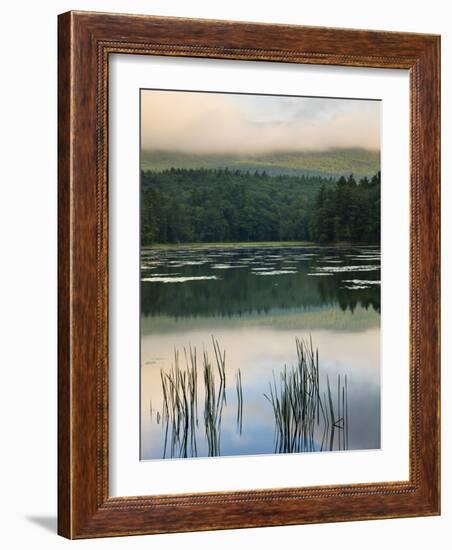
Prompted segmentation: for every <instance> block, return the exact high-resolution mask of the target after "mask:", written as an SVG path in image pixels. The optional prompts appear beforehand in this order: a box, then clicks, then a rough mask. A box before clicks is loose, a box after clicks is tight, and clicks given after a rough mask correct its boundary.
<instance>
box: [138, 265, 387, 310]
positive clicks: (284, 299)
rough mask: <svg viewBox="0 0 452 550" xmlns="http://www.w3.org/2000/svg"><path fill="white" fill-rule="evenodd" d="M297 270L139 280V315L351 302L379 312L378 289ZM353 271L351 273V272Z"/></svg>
mask: <svg viewBox="0 0 452 550" xmlns="http://www.w3.org/2000/svg"><path fill="white" fill-rule="evenodd" d="M297 270H298V271H297V273H293V274H284V275H281V276H258V275H256V274H253V273H251V272H250V271H249V270H248V269H228V270H226V269H225V270H223V271H221V272H219V271H220V270H218V271H216V272H214V270H211V271H209V274H211V273H214V274H215V275H216V276H218V277H220V276H221V279H218V280H202V281H187V282H184V283H179V284H178V283H173V284H165V283H161V282H155V283H149V282H143V283H142V284H141V293H142V297H141V312H142V314H143V315H146V316H148V315H162V314H165V315H170V316H173V317H175V318H179V317H198V316H229V315H240V314H247V313H264V314H265V313H268V312H270V311H271V310H274V309H293V308H315V307H322V306H325V305H326V306H335V305H339V307H340V308H341V309H342V310H343V311H345V310H347V309H348V310H350V311H352V312H353V311H354V310H355V308H356V307H357V305H361V306H362V307H364V308H365V309H367V308H369V307H371V308H373V309H374V310H375V311H377V312H379V311H380V288H379V286H377V285H372V286H370V287H369V288H362V289H357V290H348V289H346V288H343V281H344V280H347V279H349V278H351V277H353V273H345V274H344V273H334V274H332V275H330V276H325V277H318V276H311V275H308V273H309V272H310V269H309V268H306V267H305V266H297ZM187 273H188V276H199V275H204V274H205V273H206V268H205V266H192V267H191V268H190V269H186V270H185V271H184V275H185V274H187ZM365 275H366V278H367V279H369V280H372V279H373V280H378V278H379V271H373V272H369V273H366V274H365ZM355 276H357V275H356V274H355Z"/></svg>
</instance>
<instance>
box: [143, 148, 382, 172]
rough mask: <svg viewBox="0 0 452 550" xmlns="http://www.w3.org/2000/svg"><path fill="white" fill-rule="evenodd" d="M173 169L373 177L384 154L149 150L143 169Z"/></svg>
mask: <svg viewBox="0 0 452 550" xmlns="http://www.w3.org/2000/svg"><path fill="white" fill-rule="evenodd" d="M170 168H185V169H197V168H207V169H216V168H228V169H231V170H240V171H241V172H244V171H245V172H246V171H249V172H255V171H256V170H257V171H259V172H262V171H265V172H266V173H267V174H268V175H269V176H278V175H292V176H301V175H307V176H324V177H339V176H342V175H345V176H346V175H349V174H353V175H354V176H355V177H357V178H361V177H365V176H367V177H371V176H372V175H373V174H375V173H377V172H378V171H379V170H380V152H379V151H371V150H367V149H358V148H353V149H330V150H325V151H301V152H298V151H288V152H274V153H265V154H243V155H233V154H203V155H202V154H192V153H184V152H180V151H157V150H154V151H146V150H143V151H142V154H141V170H143V171H148V170H149V171H152V172H161V171H163V170H168V169H170Z"/></svg>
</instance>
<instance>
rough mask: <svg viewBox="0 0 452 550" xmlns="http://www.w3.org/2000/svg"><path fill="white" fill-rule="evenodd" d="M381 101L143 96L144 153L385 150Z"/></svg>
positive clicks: (185, 94) (151, 93) (165, 93)
mask: <svg viewBox="0 0 452 550" xmlns="http://www.w3.org/2000/svg"><path fill="white" fill-rule="evenodd" d="M380 108H381V102H380V101H371V100H358V99H332V98H317V97H316V98H313V97H294V96H290V97H288V96H268V95H244V94H222V93H206V92H181V91H160V90H142V92H141V142H142V148H143V149H144V150H161V151H180V152H184V153H191V154H239V155H240V154H242V155H246V154H265V153H271V152H283V151H284V152H292V151H322V150H326V149H332V148H348V147H361V148H365V149H373V150H379V149H380Z"/></svg>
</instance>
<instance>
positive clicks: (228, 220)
mask: <svg viewBox="0 0 452 550" xmlns="http://www.w3.org/2000/svg"><path fill="white" fill-rule="evenodd" d="M379 238H380V176H379V174H378V175H377V176H374V177H373V178H372V179H371V180H369V179H367V178H362V179H361V180H360V181H359V182H357V181H356V180H355V178H354V177H353V176H349V177H348V178H344V177H341V178H339V179H338V180H336V179H333V178H322V177H319V176H287V175H280V176H274V177H271V176H269V175H268V174H267V173H266V172H265V171H263V172H258V171H255V172H254V173H250V172H244V171H240V170H229V169H224V170H222V169H219V170H207V169H175V168H172V169H170V170H165V171H163V172H149V171H148V172H142V174H141V241H142V245H150V244H154V243H161V244H165V243H183V242H262V241H306V240H308V241H309V240H312V241H317V242H335V241H354V242H378V241H379Z"/></svg>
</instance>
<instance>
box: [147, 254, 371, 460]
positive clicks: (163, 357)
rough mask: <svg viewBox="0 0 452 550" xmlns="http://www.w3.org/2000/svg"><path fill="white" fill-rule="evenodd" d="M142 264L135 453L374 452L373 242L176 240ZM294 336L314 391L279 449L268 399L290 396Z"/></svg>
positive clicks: (295, 360)
mask: <svg viewBox="0 0 452 550" xmlns="http://www.w3.org/2000/svg"><path fill="white" fill-rule="evenodd" d="M141 263H142V275H141V280H142V282H141V308H142V310H141V311H142V313H141V384H142V386H141V458H142V459H151V458H171V457H174V458H176V457H177V458H178V457H180V456H182V457H185V456H187V457H193V456H209V455H210V456H212V455H222V456H227V455H241V454H243V455H250V454H268V453H274V452H302V451H328V450H347V449H349V450H352V449H375V448H379V446H380V365H379V362H380V314H379V311H380V284H379V282H380V251H379V248H377V247H370V246H367V247H357V246H355V247H319V246H249V247H243V246H240V247H229V246H224V247H211V248H206V247H202V248H199V247H192V248H189V247H182V246H181V247H175V248H166V249H161V248H156V249H148V250H143V252H142V259H141ZM212 337H213V339H214V340H212ZM297 339H301V341H302V342H304V343H305V344H309V345H310V343H311V342H312V348H313V349H314V350H316V351H317V352H318V363H317V365H318V385H317V386H315V387H314V390H315V388H317V389H318V391H316V390H315V391H313V392H312V391H311V397H309V399H308V400H307V402H308V406H307V409H309V410H308V413H309V414H308V418H305V417H303V421H302V422H300V424H299V425H297V426H296V427H295V431H294V433H292V432H293V426H294V424H293V423H292V424H290V426H289V429H288V431H289V436H290V437H289V444H283V445H281V437H280V436H281V431H279V430H278V426H279V425H278V422H277V418H278V416H277V414H275V409H274V407H273V405H272V400H271V399H270V398H269V397H271V395H270V394H271V391H273V393H274V396H279V397H280V398H281V399H282V398H283V397H284V395H286V396H287V392H286V393H285V394H284V392H283V388H284V386H283V385H281V378H280V376H281V373H282V372H284V368H285V369H286V375H287V376H286V379H287V377H289V375H290V373H291V372H292V371H297V369H298V366H299V360H298V357H297V348H296V340H297ZM216 345H218V349H217V351H218V353H219V354H220V355H221V354H222V353H225V360H224V371H223V377H224V380H223V382H222V376H221V369H220V370H218V368H217V360H216V356H215V346H216ZM190 349H191V356H190ZM184 350H185V351H184ZM195 354H196V379H195V378H194V376H193V377H192V379H191V381H192V384H191V390H192V391H191V393H190V391H189V388H190V384H189V374H190V372H191V373H192V375H193V373H194V368H192V367H193V363H194V361H193V358H194V355H195ZM204 354H205V355H204ZM206 363H207V364H208V365H210V367H211V371H210V372H211V375H212V379H213V386H209V387H210V388H212V387H214V392H213V400H212V395H211V393H212V392H209V391H207V392H206V387H207V386H206V382H205V372H206V371H205V365H206ZM176 367H177V369H178V372H179V373H177V372H176ZM190 369H191V371H190ZM239 370H240V383H239V382H238V378H237V377H238V371H239ZM184 376H185V377H186V378H185V381H182V379H183V377H184ZM162 377H163V380H164V382H163V385H166V391H167V393H168V392H169V391H172V390H174V392H173V398H172V400H171V399H169V398H168V395H167V400H166V404H165V398H164V387H163V385H162ZM345 378H347V385H346V387H345ZM176 386H177V388H179V390H177V389H176ZM193 386H196V388H194V387H193ZM328 386H329V388H330V395H329V393H328ZM286 387H287V386H286ZM270 388H272V390H271V389H270ZM308 389H309V388H308ZM195 390H196V391H195ZM311 390H312V388H311ZM278 392H280V393H278ZM313 394H315V395H317V396H318V399H317V401H320V403H317V405H316V404H315V403H314V401H315V399H313V397H312V395H313ZM190 396H191V397H190ZM314 397H315V396H314ZM330 397H331V399H330ZM274 402H275V401H273V404H274ZM330 403H331V408H332V410H333V417H332V418H331V415H330V416H328V414H327V410H326V409H328V407H330ZM169 405H171V406H169ZM322 409H325V411H324V412H325V414H326V417H324V416H323V412H322ZM303 410H304V409H303ZM181 411H182V412H181ZM212 411H213V414H210V413H212ZM309 411H310V412H309ZM330 412H331V410H330ZM311 413H312V414H311ZM303 414H304V413H303ZM309 415H310V416H309ZM280 418H281V417H280ZM284 418H286V417H284ZM309 419H310V420H309ZM289 420H290V419H289ZM292 420H293V418H292ZM308 420H309V421H308ZM308 424H309V427H310V428H309V430H308V432H309V433H307V431H306V430H307V426H308ZM328 424H329V426H328ZM284 433H285V434H286V435H287V430H286V431H285V432H284ZM292 436H293V439H291V438H292ZM212 441H213V442H212Z"/></svg>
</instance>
